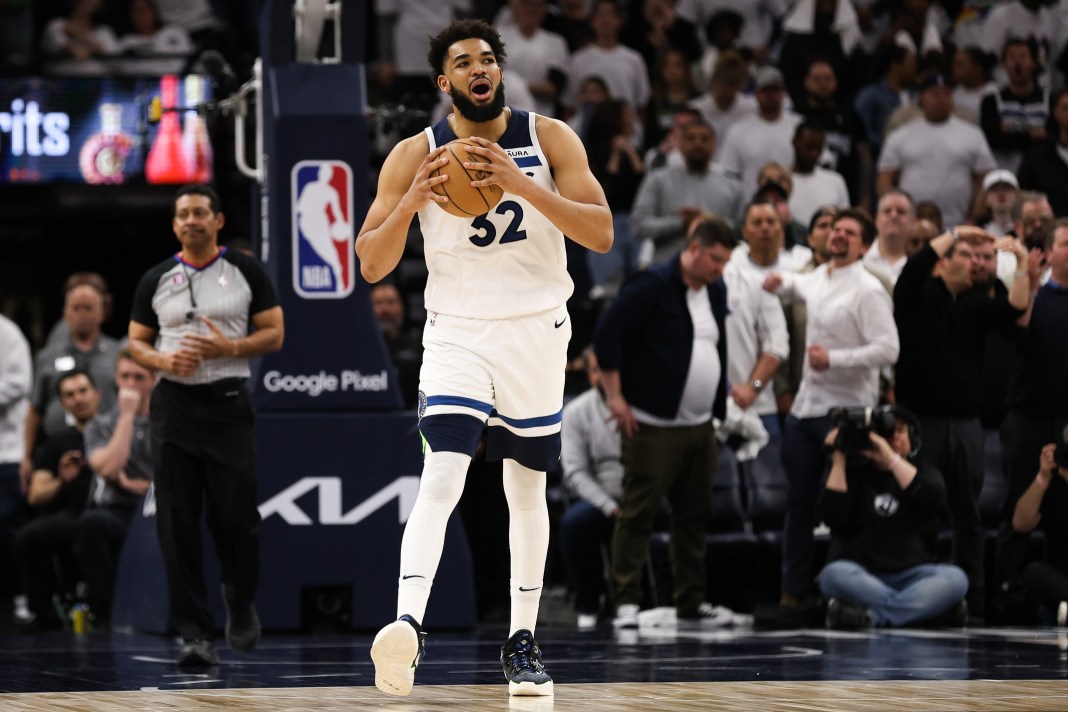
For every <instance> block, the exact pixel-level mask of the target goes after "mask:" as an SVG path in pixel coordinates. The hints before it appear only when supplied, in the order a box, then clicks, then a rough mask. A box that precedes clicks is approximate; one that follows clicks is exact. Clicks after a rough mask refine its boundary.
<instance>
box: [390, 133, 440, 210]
mask: <svg viewBox="0 0 1068 712" xmlns="http://www.w3.org/2000/svg"><path fill="white" fill-rule="evenodd" d="M447 150H448V149H447V148H446V147H445V146H438V147H437V148H435V149H434V150H433V151H431V152H430V153H428V154H426V156H425V157H424V158H423V162H422V163H420V164H419V168H418V170H416V171H415V177H414V178H412V184H411V185H410V186H408V192H407V193H405V194H404V197H403V198H401V202H400V204H401V205H402V206H403V209H404V210H405V211H407V212H412V213H416V212H419V211H420V210H422V209H423V208H425V207H426V204H427V203H447V202H449V199H448V198H446V197H445V196H444V195H438V194H437V193H435V192H434V189H433V188H434V186H435V185H438V184H440V183H444V182H445V181H447V180H448V179H449V175H448V174H447V173H442V174H440V175H436V176H435V175H433V173H434V171H436V170H437V169H439V168H441V167H442V166H444V165H445V164H446V163H448V162H449V161H451V160H452V159H451V158H449V156H448V154H447Z"/></svg>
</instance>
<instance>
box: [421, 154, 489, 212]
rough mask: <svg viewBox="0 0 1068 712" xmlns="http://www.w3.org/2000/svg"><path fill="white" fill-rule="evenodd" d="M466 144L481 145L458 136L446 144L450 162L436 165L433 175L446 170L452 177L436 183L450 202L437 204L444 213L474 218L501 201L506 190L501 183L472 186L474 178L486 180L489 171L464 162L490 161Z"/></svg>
mask: <svg viewBox="0 0 1068 712" xmlns="http://www.w3.org/2000/svg"><path fill="white" fill-rule="evenodd" d="M464 144H467V145H469V146H477V145H478V144H477V143H475V142H474V141H472V140H471V139H467V138H458V139H456V140H455V141H452V142H450V143H449V144H448V145H446V147H445V149H446V150H445V154H444V155H446V156H448V157H449V162H448V163H446V164H445V165H444V166H441V167H439V168H435V169H434V171H433V172H432V173H431V176H438V175H441V174H442V173H446V174H448V176H449V179H448V180H447V181H445V182H444V183H437V184H435V185H434V192H435V193H437V194H438V195H444V196H445V197H446V198H448V199H449V202H447V203H436V205H437V206H438V207H439V208H441V209H442V210H444V211H445V212H447V213H449V214H451V215H456V216H457V217H461V218H473V217H477V216H479V215H484V214H486V213H488V212H489V211H490V210H492V209H493V208H494V206H496V205H497V203H499V202H500V201H501V196H502V195H504V191H502V190H501V188H500V186H497V185H488V186H486V187H484V188H474V187H472V186H471V181H473V180H483V179H484V178H486V176H487V175H489V174H488V173H486V172H485V171H481V170H478V169H477V168H471V169H468V168H464V166H463V163H464V161H469V162H471V163H489V161H487V160H486V158H485V156H480V155H478V154H477V153H468V152H467V149H465V148H464Z"/></svg>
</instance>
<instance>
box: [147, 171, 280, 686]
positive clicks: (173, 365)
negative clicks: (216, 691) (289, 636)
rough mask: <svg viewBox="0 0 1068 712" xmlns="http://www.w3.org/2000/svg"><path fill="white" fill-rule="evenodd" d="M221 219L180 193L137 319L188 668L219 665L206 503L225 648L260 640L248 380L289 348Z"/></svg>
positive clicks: (172, 588)
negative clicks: (206, 564)
mask: <svg viewBox="0 0 1068 712" xmlns="http://www.w3.org/2000/svg"><path fill="white" fill-rule="evenodd" d="M224 222H225V220H224V217H223V214H222V212H221V209H220V205H219V196H218V195H217V194H216V193H215V191H214V190H212V189H211V188H210V187H207V186H203V185H187V186H184V187H182V188H180V189H179V190H178V193H177V194H176V196H175V203H174V218H173V220H172V223H171V226H172V228H173V229H174V234H175V236H177V238H178V242H180V243H181V245H182V249H181V250H180V251H179V252H178V253H177V254H175V255H174V256H173V257H169V258H167V259H166V260H164V261H163V262H162V263H160V264H158V265H156V266H155V267H153V268H152V269H150V270H149V271H148V272H147V273H145V275H144V276H143V277H142V278H141V281H140V283H139V284H138V286H137V293H136V295H135V296H134V304H133V309H132V313H131V319H130V351H131V352H132V354H133V357H134V359H135V360H136V361H137V362H138V363H140V364H141V365H142V366H145V367H147V368H150V369H153V370H155V371H158V372H159V373H160V375H161V379H160V382H159V385H157V386H156V389H155V391H154V392H153V394H152V403H151V411H150V413H151V423H152V454H153V459H154V460H155V462H154V465H155V472H156V476H155V485H156V523H157V527H158V530H159V539H160V545H161V547H162V549H163V558H164V561H165V564H166V567H167V582H168V591H169V594H170V605H171V619H172V623H173V624H174V627H175V628H176V629H177V631H178V634H179V635H180V636H181V637H182V647H181V651H180V653H179V655H178V664H179V665H180V666H183V667H185V666H190V667H205V666H211V665H216V664H218V662H219V656H218V653H217V652H216V651H215V646H214V645H213V644H212V642H211V637H212V630H213V629H214V627H215V626H214V621H213V619H212V615H211V611H210V610H209V608H208V603H207V588H206V585H205V583H204V568H203V554H202V549H201V537H200V514H201V508H202V502H204V501H205V500H206V501H207V507H208V512H207V521H208V527H209V528H210V529H211V532H212V536H213V538H214V539H215V546H216V549H217V552H218V557H219V563H220V567H221V572H222V575H221V578H222V587H223V601H224V602H225V604H226V610H227V619H226V642H227V644H229V646H230V647H231V648H233V649H234V650H240V651H245V650H249V649H251V648H252V647H253V646H255V645H256V643H257V642H258V641H259V638H260V621H259V617H258V616H257V614H256V609H255V606H254V605H253V599H254V598H255V595H256V586H257V583H258V580H259V538H258V527H259V522H260V515H259V511H258V510H257V507H256V468H255V459H256V452H255V439H254V421H255V415H254V413H253V410H252V401H251V397H250V395H249V391H248V389H247V388H246V387H245V383H246V381H247V379H248V376H249V359H250V358H254V357H256V356H260V355H262V354H265V353H268V352H270V351H277V350H278V349H280V348H281V347H282V341H283V338H284V325H283V320H282V307H281V306H279V304H278V299H277V297H276V296H275V292H274V288H273V287H272V285H271V282H270V281H269V280H268V278H267V275H266V273H265V272H264V271H263V268H262V267H261V266H260V265H259V263H258V262H257V261H256V260H255V259H254V258H252V257H250V256H248V255H245V254H243V253H240V252H236V251H234V252H231V251H228V250H227V249H226V248H225V247H219V244H218V237H219V230H220V229H222V226H223V223H224Z"/></svg>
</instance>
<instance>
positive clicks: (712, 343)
mask: <svg viewBox="0 0 1068 712" xmlns="http://www.w3.org/2000/svg"><path fill="white" fill-rule="evenodd" d="M686 306H687V308H688V309H689V310H690V319H691V320H693V351H692V352H691V354H690V370H689V372H687V374H686V385H684V386H683V388H682V398H681V400H680V401H679V411H678V413H676V415H675V417H674V418H671V419H668V418H659V417H657V416H655V415H651V414H649V413H646V412H645V411H643V410H641V409H639V408H635V407H633V406H631V411H632V412H633V413H634V417H635V418H636V419H637V421H638V422H639V423H646V424H648V425H658V426H661V427H682V426H687V425H701V424H703V423H707V422H708V421H710V420H712V405H713V403H714V402H715V400H716V390H717V389H718V388H719V379H720V374H721V373H722V365H721V364H720V362H719V351H717V350H716V346H717V345H718V344H719V326H717V325H716V317H715V315H714V314H713V313H712V303H711V301H709V299H708V289H707V288H705V287H701V288H700V289H687V290H686Z"/></svg>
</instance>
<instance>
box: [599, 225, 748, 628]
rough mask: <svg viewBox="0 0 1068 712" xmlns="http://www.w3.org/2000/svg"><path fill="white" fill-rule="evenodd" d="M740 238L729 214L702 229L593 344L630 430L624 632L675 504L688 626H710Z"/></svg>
mask: <svg viewBox="0 0 1068 712" xmlns="http://www.w3.org/2000/svg"><path fill="white" fill-rule="evenodd" d="M736 244H737V240H736V238H735V237H734V233H733V231H732V230H731V227H730V225H728V224H727V223H726V222H725V221H724V220H722V219H721V218H708V219H706V220H703V221H702V222H699V223H698V224H697V225H696V227H695V228H694V230H693V233H692V234H691V236H690V238H689V242H688V243H687V245H686V248H685V249H684V250H683V251H682V253H681V254H680V255H678V256H676V257H675V258H674V259H672V260H670V261H668V262H665V263H663V264H659V265H655V266H653V267H651V268H649V269H648V270H646V271H644V272H640V273H638V274H637V275H635V276H634V277H633V278H632V279H631V280H630V281H628V282H626V283H625V284H624V285H623V288H622V289H621V290H620V292H619V295H618V296H617V297H616V299H615V301H614V302H613V303H612V306H611V307H610V308H609V309H608V311H607V312H606V313H605V315H604V318H603V319H602V321H601V323H600V325H599V326H598V328H597V333H596V335H595V338H594V351H595V353H596V355H597V359H598V361H599V362H600V364H601V369H602V378H603V384H604V392H605V403H606V405H607V406H608V409H609V411H611V417H612V419H613V420H615V421H616V423H617V424H618V426H619V429H620V432H621V433H622V436H623V437H622V455H623V457H622V459H623V497H622V500H621V501H620V503H619V510H620V511H619V516H618V517H617V519H616V529H615V535H614V538H613V542H612V578H613V580H614V583H615V598H616V619H615V621H614V623H615V625H616V627H620V628H637V627H638V609H639V604H640V603H641V597H642V588H641V577H642V571H643V569H644V564H645V558H646V555H647V553H648V551H649V536H650V535H651V533H652V528H653V521H654V519H655V518H656V513H657V511H658V509H659V508H660V500H661V499H662V498H663V497H665V496H666V497H667V498H668V501H669V502H670V504H671V559H672V562H674V566H673V569H674V574H675V575H674V586H675V591H674V600H675V608H676V611H677V613H678V619H679V622H680V624H684V622H692V623H696V624H699V623H700V622H702V621H711V620H712V619H713V618H714V617H715V614H714V611H713V609H712V606H711V605H709V604H708V603H706V602H705V599H704V596H705V583H706V579H705V527H706V522H707V520H708V512H709V507H710V506H711V499H710V492H711V485H712V473H713V471H714V470H715V466H716V448H715V437H714V436H715V428H714V426H713V424H712V418H713V417H717V418H720V419H722V418H724V416H725V415H726V396H727V387H726V386H727V378H726V373H727V332H726V326H725V322H726V317H727V288H726V286H725V285H724V283H723V280H722V279H721V276H722V274H723V267H724V265H725V264H726V263H727V259H728V258H729V257H730V253H731V250H732V249H734V247H735V245H736Z"/></svg>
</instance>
